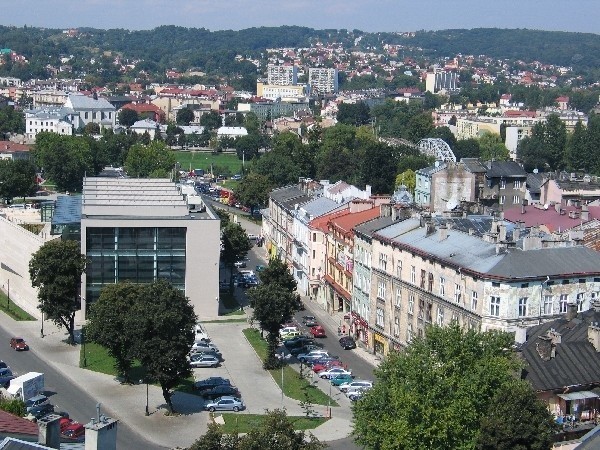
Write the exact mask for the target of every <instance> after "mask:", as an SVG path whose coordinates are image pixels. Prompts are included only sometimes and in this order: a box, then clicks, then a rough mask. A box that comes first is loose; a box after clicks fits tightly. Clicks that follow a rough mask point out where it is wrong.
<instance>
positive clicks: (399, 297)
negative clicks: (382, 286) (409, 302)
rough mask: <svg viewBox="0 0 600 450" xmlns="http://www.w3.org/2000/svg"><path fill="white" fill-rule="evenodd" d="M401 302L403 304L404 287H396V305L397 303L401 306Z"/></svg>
mask: <svg viewBox="0 0 600 450" xmlns="http://www.w3.org/2000/svg"><path fill="white" fill-rule="evenodd" d="M401 304H402V289H401V288H396V299H395V303H394V305H396V306H397V307H398V308H400V305H401Z"/></svg>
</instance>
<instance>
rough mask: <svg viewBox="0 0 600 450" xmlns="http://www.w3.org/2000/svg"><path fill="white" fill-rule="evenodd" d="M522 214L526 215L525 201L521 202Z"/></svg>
mask: <svg viewBox="0 0 600 450" xmlns="http://www.w3.org/2000/svg"><path fill="white" fill-rule="evenodd" d="M521 214H525V201H522V202H521Z"/></svg>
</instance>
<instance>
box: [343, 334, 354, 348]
mask: <svg viewBox="0 0 600 450" xmlns="http://www.w3.org/2000/svg"><path fill="white" fill-rule="evenodd" d="M340 345H341V346H342V348H343V349H344V350H350V349H353V348H356V341H355V340H354V339H353V338H352V337H350V336H343V337H341V338H340Z"/></svg>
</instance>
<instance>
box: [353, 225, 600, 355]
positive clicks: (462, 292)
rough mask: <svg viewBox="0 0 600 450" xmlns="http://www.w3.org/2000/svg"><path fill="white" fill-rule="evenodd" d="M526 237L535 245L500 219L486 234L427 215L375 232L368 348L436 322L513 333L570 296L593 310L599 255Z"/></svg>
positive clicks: (394, 344) (547, 316) (548, 315)
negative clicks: (519, 241)
mask: <svg viewBox="0 0 600 450" xmlns="http://www.w3.org/2000/svg"><path fill="white" fill-rule="evenodd" d="M474 227H475V225H474ZM524 240H525V241H527V242H526V243H524V244H523V247H522V248H531V250H523V249H522V248H517V246H516V245H513V243H511V236H509V234H508V233H507V227H506V226H505V225H504V224H502V223H498V222H494V223H492V226H491V227H490V232H488V233H485V234H484V235H483V237H480V236H477V235H476V233H468V232H464V231H459V230H456V229H453V228H451V227H448V226H446V225H444V226H439V227H437V228H436V226H435V225H434V224H433V223H432V222H425V221H424V220H423V219H421V220H419V219H407V220H404V221H400V222H397V223H394V224H393V225H390V226H388V227H386V228H383V229H380V230H378V231H376V232H375V233H373V234H372V243H371V280H370V292H369V304H370V308H369V312H370V316H369V319H368V326H369V332H370V337H369V339H368V343H369V344H368V345H369V348H370V349H371V350H372V351H374V352H375V353H380V354H385V353H387V352H388V351H389V350H391V349H401V348H403V347H405V346H406V345H407V344H408V343H409V342H410V341H411V339H413V337H414V336H422V335H423V333H424V330H425V328H426V327H427V326H429V325H431V324H437V325H440V326H445V325H448V324H450V323H453V322H455V323H458V324H460V325H461V326H463V327H467V328H481V329H482V330H492V329H496V330H503V331H509V332H513V331H515V330H516V329H517V327H530V326H533V325H536V324H538V323H540V322H542V321H548V320H553V319H555V318H556V317H558V316H559V315H561V314H564V313H565V312H566V310H567V306H568V304H570V303H572V304H576V305H577V308H578V310H579V311H585V310H587V309H589V307H590V304H591V303H592V302H593V301H595V300H596V299H597V298H598V295H599V294H600V254H599V253H597V252H595V251H593V250H590V249H588V248H585V247H566V248H541V238H539V237H538V236H536V235H529V236H526V237H525V238H524ZM361 245H362V243H361ZM358 266H359V264H355V267H358ZM355 275H358V270H357V269H355ZM357 331H358V330H357V328H356V326H355V325H354V324H353V328H352V332H353V333H355V334H356V333H357Z"/></svg>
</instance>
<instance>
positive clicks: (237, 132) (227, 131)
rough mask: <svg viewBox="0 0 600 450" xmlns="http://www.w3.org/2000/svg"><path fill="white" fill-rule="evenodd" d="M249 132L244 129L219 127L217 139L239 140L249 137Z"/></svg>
mask: <svg viewBox="0 0 600 450" xmlns="http://www.w3.org/2000/svg"><path fill="white" fill-rule="evenodd" d="M247 135H248V130H246V129H245V128H244V127H219V129H218V130H217V138H218V139H222V138H224V137H230V138H234V139H237V138H239V137H242V136H247Z"/></svg>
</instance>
